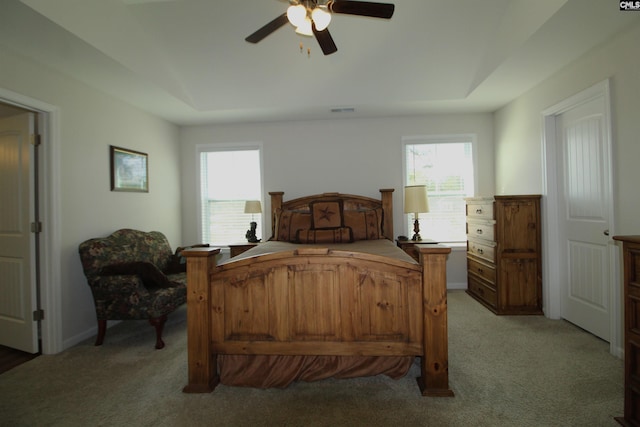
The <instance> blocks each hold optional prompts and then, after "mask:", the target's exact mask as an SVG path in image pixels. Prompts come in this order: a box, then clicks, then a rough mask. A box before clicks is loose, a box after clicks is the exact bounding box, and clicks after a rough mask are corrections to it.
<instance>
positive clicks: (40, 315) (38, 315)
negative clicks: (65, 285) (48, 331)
mask: <svg viewBox="0 0 640 427" xmlns="http://www.w3.org/2000/svg"><path fill="white" fill-rule="evenodd" d="M41 320H44V310H43V309H41V308H39V309H37V310H34V312H33V321H34V322H39V321H41Z"/></svg>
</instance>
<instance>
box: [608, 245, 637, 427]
mask: <svg viewBox="0 0 640 427" xmlns="http://www.w3.org/2000/svg"><path fill="white" fill-rule="evenodd" d="M614 239H615V240H619V241H621V242H622V251H623V257H624V418H616V420H617V421H618V422H619V423H620V424H622V425H624V426H640V236H614Z"/></svg>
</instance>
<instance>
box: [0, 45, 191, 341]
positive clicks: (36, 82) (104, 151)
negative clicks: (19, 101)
mask: <svg viewBox="0 0 640 427" xmlns="http://www.w3.org/2000/svg"><path fill="white" fill-rule="evenodd" d="M0 64H2V65H1V66H0V89H2V90H3V91H4V93H5V95H6V94H7V93H17V94H20V95H22V96H24V97H27V98H29V99H33V100H38V101H40V102H42V103H45V104H47V105H50V106H53V107H54V108H55V109H56V110H57V114H56V116H57V117H58V119H59V121H58V123H57V129H55V130H56V132H57V134H56V135H54V138H53V140H52V141H51V142H50V143H51V144H53V145H49V146H47V147H45V152H47V153H48V157H47V158H46V159H44V160H45V161H49V160H51V161H53V163H52V164H48V165H47V167H46V168H47V171H46V174H45V175H44V176H43V179H44V180H45V181H46V188H47V189H48V192H49V194H47V195H46V196H48V197H53V198H55V200H52V203H51V206H48V207H46V208H47V209H49V208H52V210H53V212H51V211H50V212H48V217H47V218H45V227H47V226H50V227H57V230H56V235H57V236H59V242H57V243H56V247H53V248H50V250H51V252H54V253H55V256H56V257H57V258H58V259H59V266H58V265H55V266H53V268H52V270H53V271H55V272H57V273H56V274H58V275H59V277H46V278H45V279H46V281H47V283H49V284H51V283H54V284H55V283H57V286H59V288H60V291H61V292H60V295H58V296H55V298H59V304H60V307H59V309H60V310H61V313H56V315H58V316H60V319H59V322H60V329H61V336H60V337H59V338H60V339H61V341H62V343H63V344H62V346H63V347H65V348H66V347H68V346H70V345H73V344H75V343H77V342H78V341H79V340H82V339H84V338H88V337H90V336H92V335H93V334H95V330H96V320H95V311H94V308H93V301H92V299H91V293H90V290H89V287H88V286H87V284H86V281H85V278H84V274H83V272H82V268H81V265H80V260H79V256H78V244H79V243H80V242H82V241H84V240H85V239H88V238H91V237H97V236H104V235H106V234H108V233H110V232H112V231H114V230H116V229H118V228H124V227H131V228H138V229H142V230H161V231H163V232H164V233H165V234H166V235H167V237H168V238H169V240H170V242H171V244H172V245H173V246H176V245H179V244H182V239H181V237H182V236H181V228H180V224H181V220H180V216H181V212H180V203H181V200H180V171H179V167H180V165H179V161H178V159H179V155H180V154H179V150H178V143H177V137H178V129H177V127H176V126H174V125H172V124H169V123H167V122H165V121H163V120H160V119H157V118H155V117H153V116H151V115H149V114H147V113H144V112H142V111H140V110H137V109H135V108H133V107H131V106H129V105H128V104H125V103H122V102H120V101H117V100H115V99H114V98H112V97H110V96H107V95H105V94H103V93H101V92H99V91H96V90H94V89H91V88H89V87H87V86H85V85H84V84H82V83H80V82H78V81H75V80H72V79H70V78H67V77H65V76H62V75H60V74H58V73H57V72H55V71H53V70H50V69H46V68H44V67H43V66H42V65H40V64H37V63H35V62H33V61H31V60H28V59H25V58H23V57H21V56H20V55H18V54H17V53H15V52H12V51H9V50H7V49H5V48H3V47H0ZM46 142H47V141H46ZM109 145H117V146H123V147H126V148H130V149H134V150H138V151H142V152H146V153H148V154H149V175H150V177H149V181H150V191H149V193H144V194H141V193H116V192H111V191H110V181H109ZM51 193H53V194H51ZM45 235H46V234H45ZM50 243H51V242H43V244H44V245H45V246H47V247H49V244H50ZM58 267H59V268H58ZM54 316H55V315H52V313H49V314H47V313H45V318H46V319H47V320H46V321H52V320H53V317H54ZM59 350H60V349H58V351H59Z"/></svg>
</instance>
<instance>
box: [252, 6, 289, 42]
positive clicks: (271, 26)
mask: <svg viewBox="0 0 640 427" xmlns="http://www.w3.org/2000/svg"><path fill="white" fill-rule="evenodd" d="M287 22H289V19H288V18H287V14H286V13H283V14H282V15H280V16H278V17H277V18H276V19H274V20H273V21H271V22H269V23H268V24H267V25H265V26H264V27H262V28H260V29H259V30H258V31H256V32H255V33H253V34H251V35H250V36H249V37H247V38H246V39H245V40H246V41H248V42H249V43H258V42H259V41H260V40H262V39H263V38H265V37H267V36H268V35H269V34H271V33H273V32H274V31H275V30H277V29H279V28H280V27H282V26H283V25H284V24H286V23H287Z"/></svg>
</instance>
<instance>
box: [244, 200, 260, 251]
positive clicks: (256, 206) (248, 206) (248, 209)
mask: <svg viewBox="0 0 640 427" xmlns="http://www.w3.org/2000/svg"><path fill="white" fill-rule="evenodd" d="M244 213H250V214H251V223H250V224H249V230H247V234H245V237H246V238H247V241H248V242H249V243H258V242H259V241H260V239H258V237H257V236H256V228H257V227H258V224H257V223H256V222H255V221H254V215H255V214H257V213H262V206H261V205H260V200H247V201H246V202H244Z"/></svg>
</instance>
